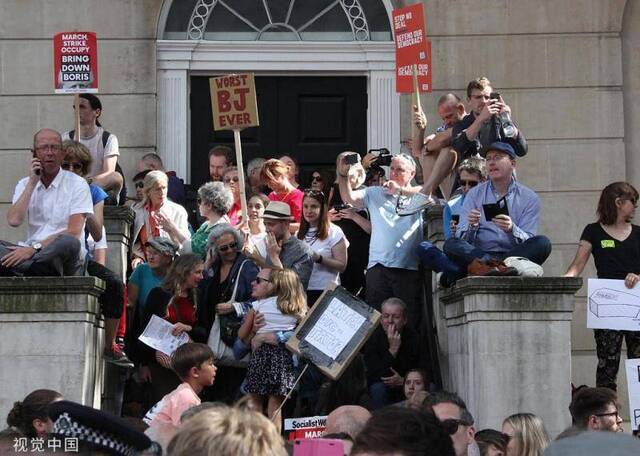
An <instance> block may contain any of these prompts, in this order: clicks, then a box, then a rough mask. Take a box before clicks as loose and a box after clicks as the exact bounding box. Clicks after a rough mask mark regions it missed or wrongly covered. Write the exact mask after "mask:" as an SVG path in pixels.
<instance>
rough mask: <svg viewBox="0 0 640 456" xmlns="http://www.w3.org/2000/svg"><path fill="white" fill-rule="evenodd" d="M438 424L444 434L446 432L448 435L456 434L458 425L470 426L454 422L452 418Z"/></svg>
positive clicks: (461, 422)
mask: <svg viewBox="0 0 640 456" xmlns="http://www.w3.org/2000/svg"><path fill="white" fill-rule="evenodd" d="M440 424H441V425H442V429H443V430H444V432H446V433H447V434H449V435H453V434H455V433H456V432H458V428H459V427H460V425H462V426H470V425H469V424H467V423H465V422H464V421H462V420H456V419H454V418H449V419H448V420H443V421H440Z"/></svg>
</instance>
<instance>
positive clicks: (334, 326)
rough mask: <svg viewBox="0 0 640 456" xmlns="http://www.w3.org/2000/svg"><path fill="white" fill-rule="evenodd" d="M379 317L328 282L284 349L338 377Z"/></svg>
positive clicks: (331, 375)
mask: <svg viewBox="0 0 640 456" xmlns="http://www.w3.org/2000/svg"><path fill="white" fill-rule="evenodd" d="M379 320H380V312H378V311H377V310H375V309H373V308H372V307H370V306H368V305H367V304H366V303H365V302H364V301H361V300H360V299H358V298H356V297H354V296H353V295H351V294H349V292H348V291H347V290H345V289H344V288H342V287H336V286H335V285H334V284H331V285H329V286H328V287H327V289H326V290H325V291H324V292H323V293H322V295H320V297H319V298H318V300H317V301H316V303H315V304H314V305H313V307H312V309H311V310H310V311H309V313H308V314H307V315H306V317H305V318H304V320H302V322H300V324H299V325H298V327H297V328H296V331H295V333H294V334H293V336H291V338H290V339H289V341H288V342H287V345H286V346H287V348H288V349H289V350H291V351H292V352H295V353H297V354H299V355H301V356H303V357H304V358H305V359H306V360H308V361H310V362H312V363H313V364H315V365H316V366H317V367H318V369H320V371H322V373H324V374H325V375H327V376H328V377H329V378H331V379H333V380H337V379H338V378H340V376H341V375H342V373H343V372H344V370H345V369H346V368H347V367H348V366H349V364H350V363H351V361H353V358H355V356H356V355H357V354H358V352H359V351H360V349H361V348H362V346H363V345H364V343H365V342H366V341H367V339H368V338H369V336H371V334H372V333H373V331H374V329H375V327H376V326H377V324H378V322H379Z"/></svg>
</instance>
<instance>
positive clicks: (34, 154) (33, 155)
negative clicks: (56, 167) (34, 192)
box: [31, 150, 42, 176]
mask: <svg viewBox="0 0 640 456" xmlns="http://www.w3.org/2000/svg"><path fill="white" fill-rule="evenodd" d="M31 156H32V157H33V158H38V156H37V155H36V151H35V150H34V151H33V152H32V154H31ZM38 161H40V160H38ZM40 166H42V164H40ZM39 175H40V170H39V169H36V176H39Z"/></svg>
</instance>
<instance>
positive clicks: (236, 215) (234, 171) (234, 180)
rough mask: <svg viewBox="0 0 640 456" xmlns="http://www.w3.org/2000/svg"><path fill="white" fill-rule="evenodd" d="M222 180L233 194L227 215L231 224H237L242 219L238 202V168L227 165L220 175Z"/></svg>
mask: <svg viewBox="0 0 640 456" xmlns="http://www.w3.org/2000/svg"><path fill="white" fill-rule="evenodd" d="M222 182H224V185H226V186H227V188H229V190H231V194H232V195H233V205H232V206H231V209H229V212H228V213H227V217H229V220H230V222H231V225H233V226H238V225H239V224H240V222H241V219H242V204H241V203H240V176H239V175H238V168H236V167H235V166H230V167H228V168H227V170H226V171H225V172H224V175H223V176H222Z"/></svg>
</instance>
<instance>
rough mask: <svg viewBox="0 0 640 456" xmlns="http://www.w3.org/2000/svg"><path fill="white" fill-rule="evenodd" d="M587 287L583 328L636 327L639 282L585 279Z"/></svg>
mask: <svg viewBox="0 0 640 456" xmlns="http://www.w3.org/2000/svg"><path fill="white" fill-rule="evenodd" d="M587 288H588V290H587V296H588V300H587V328H597V329H618V330H627V331H640V286H636V287H635V288H631V289H629V288H627V287H625V286H624V280H609V279H589V282H588V287H587Z"/></svg>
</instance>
